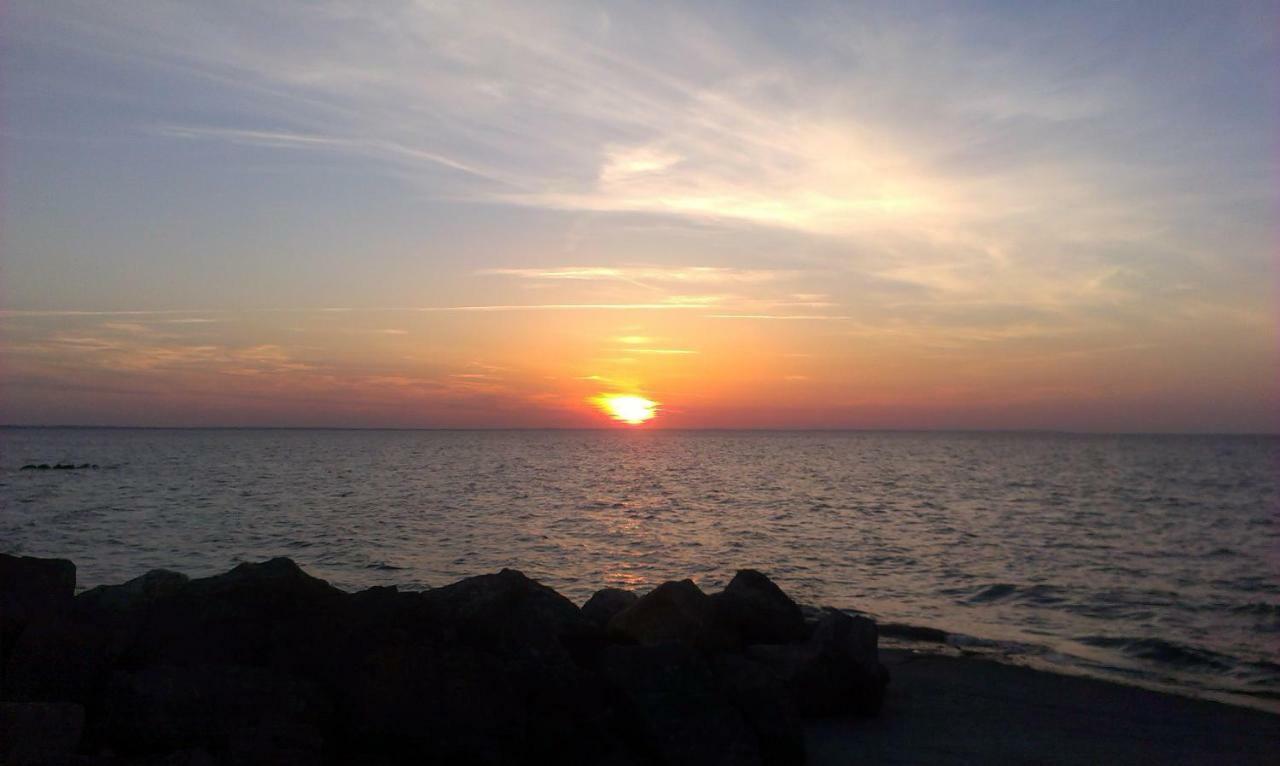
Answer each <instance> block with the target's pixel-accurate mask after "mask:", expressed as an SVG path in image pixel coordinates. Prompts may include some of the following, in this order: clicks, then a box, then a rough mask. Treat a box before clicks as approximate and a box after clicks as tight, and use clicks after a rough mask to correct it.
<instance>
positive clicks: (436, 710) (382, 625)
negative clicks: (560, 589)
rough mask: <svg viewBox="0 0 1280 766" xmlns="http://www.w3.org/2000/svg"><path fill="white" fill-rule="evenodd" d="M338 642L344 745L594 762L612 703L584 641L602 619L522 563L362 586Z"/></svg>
mask: <svg viewBox="0 0 1280 766" xmlns="http://www.w3.org/2000/svg"><path fill="white" fill-rule="evenodd" d="M347 608H348V611H349V612H352V613H357V614H360V613H362V614H364V615H365V616H364V617H363V618H360V617H358V616H357V617H356V619H358V620H361V622H360V627H359V629H358V630H357V631H355V632H353V633H352V634H351V636H350V638H349V640H348V642H347V644H346V645H345V648H344V649H343V650H342V651H341V652H340V656H341V658H342V659H341V660H339V662H340V663H341V664H342V665H344V666H349V667H350V668H351V670H350V672H349V673H345V674H342V675H341V678H340V679H339V681H338V683H339V694H338V699H339V700H340V701H341V703H340V704H341V706H342V707H341V711H340V715H339V720H340V721H345V722H347V724H346V725H347V728H348V730H347V731H346V732H344V733H342V735H341V737H342V740H343V744H342V746H341V747H342V749H343V750H344V752H346V753H348V754H349V755H350V756H351V759H352V760H358V758H356V756H358V755H360V754H362V753H365V752H367V751H369V749H370V748H372V749H373V750H372V752H375V753H377V754H379V757H381V758H384V759H387V760H390V761H404V760H412V761H423V762H439V763H451V762H465V763H506V762H513V761H517V762H543V761H549V760H554V761H556V762H560V763H590V762H592V761H594V760H597V759H598V758H599V757H600V755H601V754H602V753H605V752H608V751H609V748H610V739H609V736H608V733H607V732H608V728H609V727H608V725H607V723H606V722H605V717H606V716H607V715H608V711H609V705H608V702H607V700H606V699H605V697H604V694H603V690H602V688H601V687H600V684H599V683H598V682H597V681H596V680H595V679H594V678H593V677H591V676H590V674H588V673H587V672H586V671H584V670H583V669H582V668H581V667H579V666H578V664H577V663H576V661H575V659H574V652H573V649H574V646H575V645H576V644H577V643H578V642H580V641H585V640H591V639H593V638H595V637H599V636H600V631H599V629H598V628H596V627H595V626H593V625H592V624H591V623H590V622H589V621H587V620H586V618H584V617H583V616H582V614H581V612H580V611H579V610H578V608H577V607H576V606H574V605H573V603H572V602H571V601H569V600H568V599H565V598H564V597H563V596H561V595H560V594H558V593H556V592H555V591H554V590H552V589H550V588H547V587H546V586H543V585H541V584H539V583H537V582H535V581H533V580H531V579H529V578H527V577H525V576H524V575H523V574H521V573H519V572H517V571H515V570H503V571H502V572H500V573H498V574H496V575H483V576H480V577H472V578H468V579H466V580H463V581H461V582H458V583H455V584H454V585H450V586H447V587H444V588H439V589H436V590H431V591H427V592H425V593H419V594H400V593H396V592H394V591H390V590H388V589H377V590H371V591H365V592H362V593H359V594H356V596H355V597H353V599H352V601H351V602H350V603H349V604H348V606H347Z"/></svg>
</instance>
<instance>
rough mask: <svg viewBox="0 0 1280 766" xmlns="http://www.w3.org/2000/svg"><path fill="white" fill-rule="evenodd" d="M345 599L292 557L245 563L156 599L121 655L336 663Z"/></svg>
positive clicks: (186, 661) (134, 660)
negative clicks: (336, 639)
mask: <svg viewBox="0 0 1280 766" xmlns="http://www.w3.org/2000/svg"><path fill="white" fill-rule="evenodd" d="M161 589H162V590H163V589H164V588H163V587H162V588H161ZM347 598H348V595H347V594H346V593H343V592H342V591H340V590H338V589H337V588H334V587H333V586H331V585H329V584H328V583H327V582H325V581H324V580H321V579H319V578H316V577H312V576H311V575H308V574H307V573H306V572H303V571H302V569H300V568H299V567H298V565H297V564H295V563H294V562H293V561H291V560H289V559H287V558H275V559H271V560H269V561H265V562H262V563H259V564H249V563H246V564H240V565H239V566H237V567H235V568H234V569H232V570H231V571H229V572H227V573H225V574H221V575H216V576H214V577H204V578H200V579H195V580H191V581H190V582H188V583H186V584H185V585H182V586H181V587H179V588H177V589H176V591H174V592H172V593H170V594H169V595H167V596H166V597H165V598H162V599H157V600H155V601H154V602H153V603H151V604H150V605H149V607H148V608H147V609H146V610H145V618H144V620H143V623H142V625H141V626H140V629H139V631H138V634H137V635H136V637H135V639H134V640H133V641H132V642H131V644H130V647H129V650H128V652H127V655H126V656H125V658H124V661H125V662H127V663H128V664H130V665H132V666H142V665H145V664H153V663H170V664H175V665H195V664H227V665H246V666H258V667H267V666H271V667H277V668H311V667H315V666H317V665H320V664H323V663H325V662H327V661H331V655H332V652H333V649H334V639H335V637H336V636H338V635H340V634H341V628H342V617H343V612H342V607H343V604H344V603H345V600H346V599H347Z"/></svg>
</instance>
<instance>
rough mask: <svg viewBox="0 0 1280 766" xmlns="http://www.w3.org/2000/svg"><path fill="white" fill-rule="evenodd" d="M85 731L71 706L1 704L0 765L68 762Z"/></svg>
mask: <svg viewBox="0 0 1280 766" xmlns="http://www.w3.org/2000/svg"><path fill="white" fill-rule="evenodd" d="M83 729H84V708H83V707H81V706H80V705H76V704H72V703H57V702H55V703H47V702H0V763H4V764H8V765H9V766H36V765H37V764H39V765H40V766H44V765H45V764H51V763H66V762H68V761H70V760H71V757H72V755H73V754H74V753H75V751H76V747H77V746H78V745H79V744H80V734H81V732H82V731H83Z"/></svg>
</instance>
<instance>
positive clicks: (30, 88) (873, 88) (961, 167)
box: [0, 2, 1280, 431]
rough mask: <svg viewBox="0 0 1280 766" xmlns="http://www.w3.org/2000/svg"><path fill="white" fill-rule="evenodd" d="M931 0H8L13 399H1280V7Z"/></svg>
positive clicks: (452, 408) (902, 407) (72, 405)
mask: <svg viewBox="0 0 1280 766" xmlns="http://www.w3.org/2000/svg"><path fill="white" fill-rule="evenodd" d="M920 10H921V9H919V8H917V9H914V10H912V9H908V8H904V7H900V6H898V5H897V4H888V3H886V4H882V5H881V4H870V5H865V6H859V7H858V8H848V7H842V6H839V5H830V4H818V3H815V4H799V5H796V6H794V7H789V8H788V9H787V10H785V11H783V10H782V9H779V8H776V7H772V6H770V5H754V4H743V5H739V6H725V7H713V6H707V7H688V6H684V5H680V4H672V5H666V4H634V5H633V4H616V5H613V4H611V5H594V4H578V3H567V4H562V5H560V4H558V5H556V6H551V7H549V6H545V5H540V4H539V5H534V4H521V3H481V4H465V5H450V4H437V3H405V4H398V5H395V6H391V5H385V6H382V5H376V6H371V7H368V6H364V5H360V4H347V3H341V2H328V3H319V4H314V3H302V4H294V3H281V4H278V5H275V4H273V6H272V7H270V8H261V7H259V6H257V5H255V4H245V5H244V6H243V7H239V6H238V4H236V3H229V4H225V5H219V6H217V7H209V6H206V5H203V4H198V3H183V2H154V3H152V2H144V3H136V4H130V5H129V6H128V7H123V8H113V9H111V10H110V11H108V10H106V9H104V8H102V7H100V6H95V5H94V4H83V5H82V4H77V3H67V4H55V5H49V4H42V3H33V2H18V3H14V4H12V7H9V8H8V9H7V10H6V11H5V15H6V19H5V21H6V23H5V26H4V28H5V31H4V33H3V34H4V38H5V39H4V42H5V46H4V48H5V53H4V55H5V61H4V64H5V66H4V67H3V71H4V75H3V78H4V82H3V85H4V87H3V90H2V91H0V93H2V95H0V99H3V104H2V105H3V114H4V126H3V127H4V136H5V138H4V148H3V152H4V160H5V162H4V167H5V168H6V172H5V175H4V179H5V180H4V196H3V202H4V204H3V206H0V245H2V246H3V252H4V271H3V276H4V281H3V309H0V331H2V332H3V344H4V345H3V356H2V357H0V358H2V360H3V365H2V367H0V415H2V416H3V418H2V419H3V421H4V422H7V423H13V424H70V423H76V424H114V425H126V424H138V425H288V426H304V425H316V426H392V427H419V426H421V427H591V426H604V425H625V424H623V423H622V421H620V420H618V419H616V418H611V416H610V412H609V411H608V408H602V407H600V406H598V398H599V397H601V396H603V395H608V394H619V395H630V396H635V397H642V398H645V399H647V400H650V401H652V402H655V403H656V408H655V412H656V415H655V416H654V417H653V418H652V419H650V420H647V421H645V423H644V425H643V426H642V427H644V428H652V427H670V428H683V427H687V428H704V427H713V428H725V427H728V428H739V427H766V428H784V427H796V428H814V427H854V428H1046V429H1070V430H1100V431H1111V430H1118V431H1169V430H1174V431H1179V430H1187V431H1274V430H1275V429H1276V426H1277V425H1278V422H1277V412H1280V396H1278V394H1277V390H1276V380H1277V378H1276V373H1277V369H1278V365H1280V350H1278V349H1280V334H1278V332H1277V326H1278V325H1277V320H1278V316H1277V309H1276V300H1275V287H1276V270H1275V266H1276V263H1275V254H1276V237H1275V234H1276V218H1275V213H1276V210H1277V202H1278V197H1277V188H1276V185H1275V179H1276V178H1277V177H1278V175H1277V157H1278V155H1277V153H1276V151H1275V148H1276V147H1275V142H1274V135H1276V128H1277V124H1276V123H1277V111H1278V110H1277V98H1276V92H1277V81H1278V78H1277V74H1276V70H1275V68H1274V67H1273V66H1268V65H1266V64H1267V63H1268V62H1271V63H1273V62H1274V61H1275V54H1276V52H1277V40H1276V33H1275V31H1274V30H1275V29H1276V28H1277V25H1276V24H1274V23H1271V22H1275V21H1277V18H1276V12H1275V9H1274V8H1273V7H1270V6H1268V5H1267V4H1265V3H1238V4H1226V5H1213V6H1210V5H1204V6H1196V5H1194V4H1192V5H1188V6H1185V7H1184V6H1179V7H1177V8H1173V9H1163V10H1161V11H1160V12H1157V11H1156V10H1155V9H1153V8H1146V9H1144V8H1142V7H1140V6H1130V7H1126V8H1115V7H1113V6H1110V5H1108V6H1101V7H1092V6H1056V7H1053V6H1046V7H1044V8H1034V9H1033V8H1024V7H1012V8H1007V7H1003V6H998V5H991V6H978V7H972V8H964V9H962V8H959V7H957V6H954V5H951V4H939V5H930V6H928V8H927V10H928V11H929V12H927V13H921V12H919V11H920ZM655 51H660V55H655ZM1187 62H1194V64H1191V65H1189V64H1188V63H1187ZM614 414H616V413H614ZM633 419H634V418H633Z"/></svg>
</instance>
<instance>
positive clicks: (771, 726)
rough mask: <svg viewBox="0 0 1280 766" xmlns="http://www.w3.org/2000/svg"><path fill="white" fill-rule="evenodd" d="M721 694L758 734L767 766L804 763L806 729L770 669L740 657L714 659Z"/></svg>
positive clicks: (790, 765)
mask: <svg viewBox="0 0 1280 766" xmlns="http://www.w3.org/2000/svg"><path fill="white" fill-rule="evenodd" d="M711 665H712V667H713V669H714V670H715V674H716V679H717V681H718V682H719V684H720V689H721V691H722V692H723V693H724V694H725V695H726V696H727V698H728V699H729V702H730V703H732V704H733V706H734V707H735V708H737V709H738V712H739V713H741V714H742V718H743V720H744V721H746V723H747V726H748V727H749V728H750V729H751V730H752V731H753V732H755V735H756V739H757V741H758V742H759V745H760V758H761V761H762V762H763V763H764V764H766V766H799V765H800V764H803V763H804V762H805V748H804V727H803V724H802V722H801V719H800V711H799V709H797V707H796V704H795V700H793V699H792V698H791V696H790V695H789V694H788V693H787V689H786V687H784V686H783V685H782V682H781V681H780V680H779V678H778V676H777V674H776V673H774V672H773V671H772V670H771V669H770V668H769V667H768V666H766V665H763V664H761V663H759V662H756V661H754V660H751V659H749V658H747V657H744V656H742V655H741V654H720V655H716V656H715V657H713V658H712V659H711Z"/></svg>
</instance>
